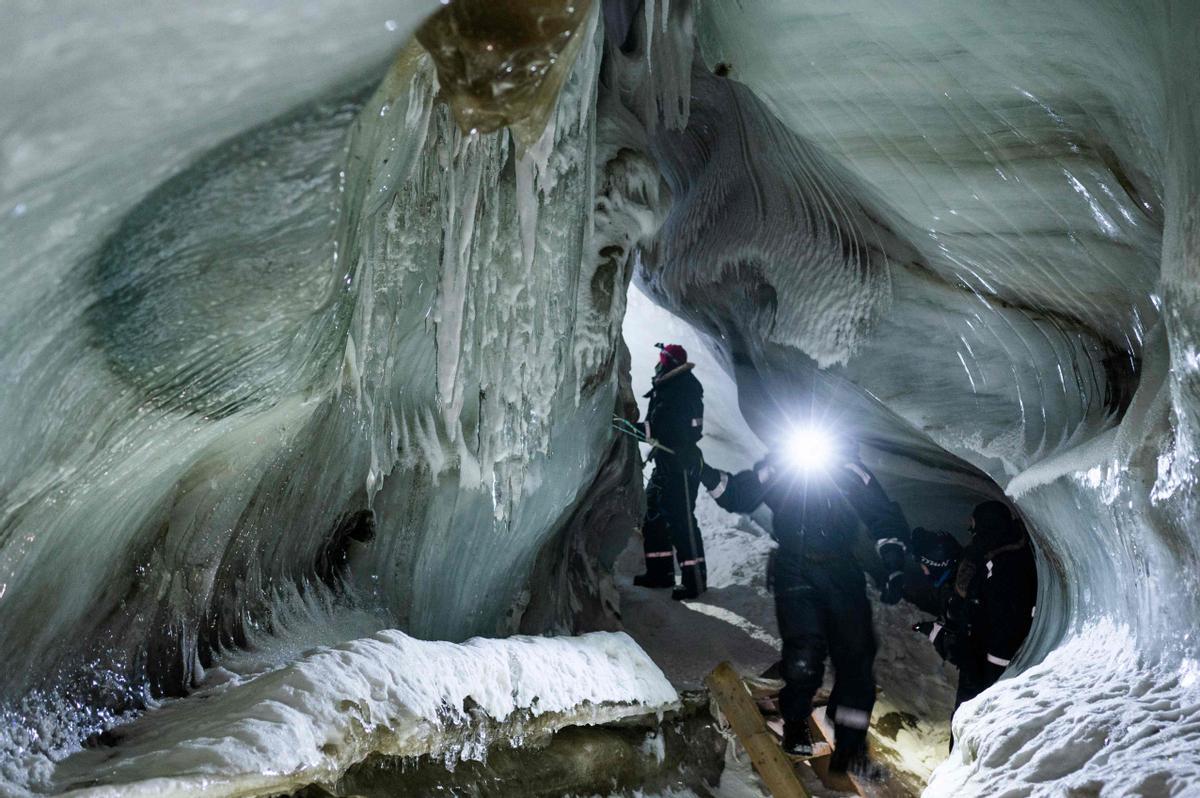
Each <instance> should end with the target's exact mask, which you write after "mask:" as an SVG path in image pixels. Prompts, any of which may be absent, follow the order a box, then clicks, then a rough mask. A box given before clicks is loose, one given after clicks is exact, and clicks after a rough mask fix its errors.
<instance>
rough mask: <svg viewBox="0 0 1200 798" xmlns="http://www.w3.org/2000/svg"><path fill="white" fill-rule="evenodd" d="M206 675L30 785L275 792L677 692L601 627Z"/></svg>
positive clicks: (476, 750) (392, 634) (603, 717)
mask: <svg viewBox="0 0 1200 798" xmlns="http://www.w3.org/2000/svg"><path fill="white" fill-rule="evenodd" d="M221 676H226V677H228V678H225V679H224V681H223V683H219V684H213V682H220V681H221V679H220V678H219V677H221ZM214 677H218V678H214ZM209 683H210V686H209V688H208V689H205V690H202V691H201V692H199V693H196V694H193V695H192V696H190V697H188V698H186V699H183V700H180V701H176V702H172V703H168V704H166V705H164V706H163V707H161V708H160V709H158V710H156V711H153V712H150V713H147V714H146V715H144V716H143V717H142V718H140V719H138V720H137V721H134V722H133V723H130V724H128V725H127V726H124V727H118V728H117V729H116V730H114V733H115V735H116V737H117V739H118V743H117V745H116V747H115V748H101V749H89V750H85V751H82V752H80V753H78V754H76V755H74V756H72V757H70V758H68V759H66V760H64V761H63V762H61V763H60V764H59V765H58V767H57V768H56V769H55V771H54V774H53V778H52V780H50V782H49V783H45V784H39V785H32V788H33V789H36V790H37V791H43V790H44V791H53V792H60V791H64V792H65V791H71V790H73V789H79V790H80V791H79V793H78V794H80V795H91V796H107V795H117V794H120V795H122V796H126V798H128V797H129V796H138V795H147V796H149V795H155V796H162V795H172V796H193V795H239V796H244V795H261V794H275V793H279V792H282V791H287V790H290V789H294V788H296V787H298V786H300V785H304V784H308V783H312V782H330V781H332V780H334V779H336V778H337V777H338V776H339V775H340V774H341V773H342V772H344V771H345V769H346V768H347V767H349V766H350V765H352V764H354V763H355V762H358V761H361V760H362V759H364V758H365V757H366V756H368V755H369V754H373V753H379V754H384V755H390V756H404V757H409V756H419V755H422V754H428V753H432V752H439V753H443V754H444V755H445V756H446V757H447V758H448V761H454V760H455V759H459V758H465V759H479V758H482V756H483V755H484V753H485V752H486V750H487V746H488V745H489V744H491V743H495V742H502V741H507V742H509V743H510V744H513V745H516V744H519V743H520V742H521V741H522V740H523V739H524V738H526V737H527V736H530V735H535V734H544V733H549V732H553V731H555V730H557V729H559V728H562V727H564V726H568V725H580V724H584V725H588V724H597V723H608V722H612V721H615V720H618V719H620V718H623V717H628V716H630V715H637V714H645V713H648V712H656V711H658V712H661V711H664V710H667V709H671V708H674V707H675V706H676V704H677V701H678V695H677V694H676V692H675V689H674V688H673V687H672V686H671V685H670V683H669V682H668V681H667V679H666V677H665V676H663V674H662V671H660V670H659V669H658V667H657V666H656V665H655V664H654V663H653V662H652V661H651V660H650V658H649V657H648V656H647V655H646V654H645V653H644V652H643V651H642V650H641V648H639V647H638V645H637V644H636V643H635V642H634V641H633V640H632V639H631V638H630V637H629V636H628V635H626V634H624V633H602V632H598V633H593V634H588V635H583V636H581V637H574V638H547V637H512V638H508V639H504V640H496V639H485V638H474V639H471V640H468V641H466V642H465V643H447V642H436V641H424V640H417V639H414V638H412V637H409V636H408V635H406V634H404V633H402V632H399V631H395V630H387V631H382V632H379V633H377V634H375V635H373V636H371V637H368V638H362V639H358V640H352V641H350V642H347V643H343V644H341V645H337V646H333V647H331V648H319V649H316V650H313V651H310V652H308V653H307V654H306V655H304V656H302V657H301V658H300V659H298V660H297V661H295V662H293V663H292V664H289V665H287V666H286V667H283V668H279V669H277V670H273V671H270V672H268V673H265V674H261V675H258V676H256V677H253V678H250V679H243V678H241V677H237V676H234V675H232V674H229V673H228V672H223V673H221V674H210V678H209Z"/></svg>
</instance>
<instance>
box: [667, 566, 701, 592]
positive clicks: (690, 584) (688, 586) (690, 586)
mask: <svg viewBox="0 0 1200 798" xmlns="http://www.w3.org/2000/svg"><path fill="white" fill-rule="evenodd" d="M703 565H704V561H703V560H701V561H699V562H697V561H696V560H685V561H684V562H682V563H680V564H679V571H680V575H681V576H682V577H683V579H682V581H683V585H682V586H680V587H677V588H675V590H674V591H673V592H672V593H671V598H673V599H675V600H676V601H682V600H683V599H694V598H699V597H700V594H701V593H703V592H704V589H705V587H706V586H705V584H704V581H705V579H704V577H705V572H704V571H703V570H701V568H702V566H703Z"/></svg>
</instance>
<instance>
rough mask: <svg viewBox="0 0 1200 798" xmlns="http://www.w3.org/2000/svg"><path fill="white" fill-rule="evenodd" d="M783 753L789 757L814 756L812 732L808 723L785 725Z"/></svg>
mask: <svg viewBox="0 0 1200 798" xmlns="http://www.w3.org/2000/svg"><path fill="white" fill-rule="evenodd" d="M783 752H784V753H785V754H787V755H788V756H796V757H810V756H812V754H813V739H812V731H811V730H810V729H809V728H808V723H807V722H805V723H786V722H785V723H784V724H783Z"/></svg>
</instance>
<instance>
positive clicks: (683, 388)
mask: <svg viewBox="0 0 1200 798" xmlns="http://www.w3.org/2000/svg"><path fill="white" fill-rule="evenodd" d="M693 368H695V366H694V364H692V363H685V364H684V365H682V366H679V367H678V368H675V369H672V370H671V371H667V372H664V373H662V374H660V375H659V376H657V377H655V378H654V385H653V387H652V388H651V389H650V392H649V393H647V394H646V396H648V397H649V398H650V407H649V408H648V409H647V411H646V420H645V421H643V422H642V424H641V427H642V432H643V434H644V435H645V436H646V438H647V439H650V440H654V441H657V442H658V443H659V444H660V445H662V446H665V447H666V448H667V449H670V450H671V451H672V452H674V455H672V454H670V453H668V452H665V451H664V450H663V449H660V448H655V449H654V450H653V451H652V452H651V453H650V456H651V457H652V458H654V461H655V463H656V464H658V465H661V466H666V467H668V468H670V467H673V466H679V465H694V464H698V462H699V459H700V449H699V447H698V446H697V445H696V444H697V442H698V441H699V440H700V437H701V436H702V435H703V434H704V387H703V386H702V385H701V384H700V380H698V379H696V375H695V374H693V373H692V369H693Z"/></svg>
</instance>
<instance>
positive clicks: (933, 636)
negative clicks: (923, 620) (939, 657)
mask: <svg viewBox="0 0 1200 798" xmlns="http://www.w3.org/2000/svg"><path fill="white" fill-rule="evenodd" d="M941 632H942V625H941V624H940V623H935V624H934V625H933V631H931V632H930V633H929V642H930V643H932V642H933V641H935V640H937V636H938V635H939V634H941Z"/></svg>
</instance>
